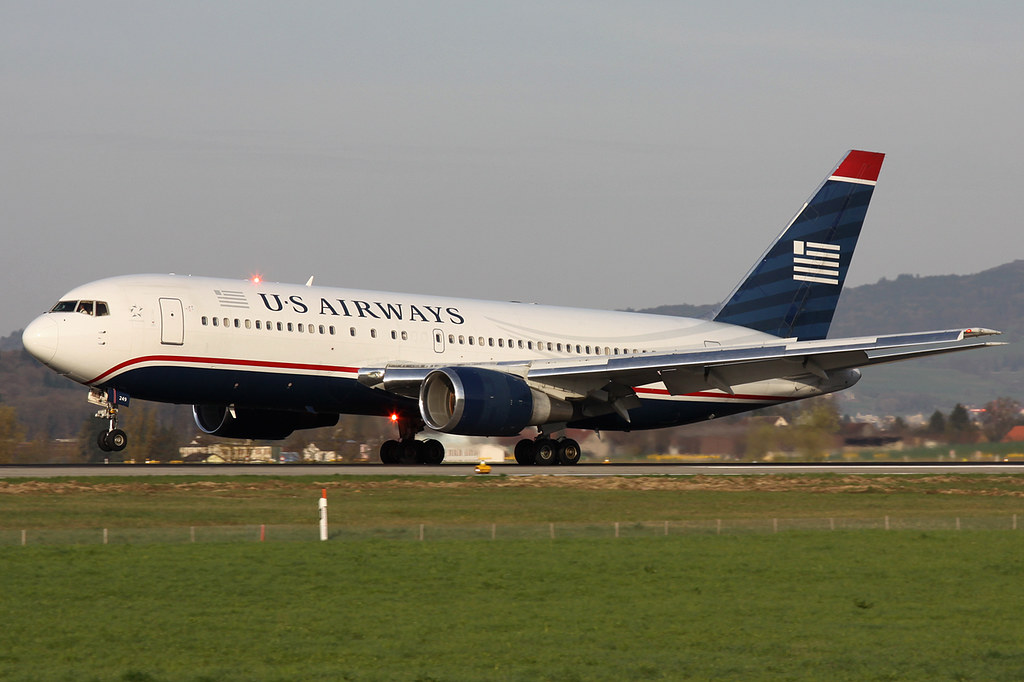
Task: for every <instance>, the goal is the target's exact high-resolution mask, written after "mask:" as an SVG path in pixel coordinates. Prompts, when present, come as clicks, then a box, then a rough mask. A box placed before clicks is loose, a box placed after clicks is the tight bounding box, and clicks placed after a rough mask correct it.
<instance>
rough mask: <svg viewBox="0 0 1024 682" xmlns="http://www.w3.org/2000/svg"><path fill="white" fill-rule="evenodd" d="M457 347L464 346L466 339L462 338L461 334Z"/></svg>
mask: <svg viewBox="0 0 1024 682" xmlns="http://www.w3.org/2000/svg"><path fill="white" fill-rule="evenodd" d="M459 345H460V346H464V345H466V337H465V336H463V335H462V334H459Z"/></svg>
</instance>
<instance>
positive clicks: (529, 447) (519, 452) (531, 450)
mask: <svg viewBox="0 0 1024 682" xmlns="http://www.w3.org/2000/svg"><path fill="white" fill-rule="evenodd" d="M515 455H516V463H518V464H525V465H531V464H535V463H536V462H537V460H536V459H535V457H536V448H535V447H534V444H533V441H532V440H529V439H527V438H524V439H523V440H521V441H519V442H518V443H516V449H515Z"/></svg>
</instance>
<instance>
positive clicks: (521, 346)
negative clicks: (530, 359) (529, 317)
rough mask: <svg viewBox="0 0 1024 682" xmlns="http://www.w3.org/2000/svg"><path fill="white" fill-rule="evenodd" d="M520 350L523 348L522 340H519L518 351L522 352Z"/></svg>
mask: <svg viewBox="0 0 1024 682" xmlns="http://www.w3.org/2000/svg"><path fill="white" fill-rule="evenodd" d="M522 348H523V340H522V339H519V349H520V350H522Z"/></svg>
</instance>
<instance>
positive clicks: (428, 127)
mask: <svg viewBox="0 0 1024 682" xmlns="http://www.w3.org/2000/svg"><path fill="white" fill-rule="evenodd" d="M1022 35H1024V4H1022V3H1020V2H1011V1H1009V0H1008V1H1005V2H995V1H986V0H981V1H979V2H973V3H964V2H953V1H941V0H940V1H932V2H927V3H924V2H913V3H911V2H907V3H895V2H882V1H876V0H869V1H863V0H862V1H860V2H856V3H829V2H821V1H820V0H816V1H814V2H790V3H764V2H753V1H750V2H722V3H699V4H697V3H686V2H675V3H673V2H620V3H611V2H593V1H589V2H559V3H549V2H531V1H523V0H520V1H517V2H508V3H478V2H444V1H440V2H390V1H388V0H384V1H381V0H374V1H372V2H365V3H354V2H326V1H325V2H294V3H282V2H255V1H246V2H241V1H239V2H219V3H218V2H208V1H203V2H191V1H176V2H173V3H137V2H128V1H124V2H104V1H91V2H87V3H83V2H46V1H45V0H43V1H40V0H33V1H31V2H28V1H26V2H11V1H7V0H0V91H2V93H3V95H2V98H0V150H2V157H3V161H2V163H0V219H2V222H3V230H4V236H5V239H4V240H3V251H2V252H0V253H2V263H3V268H2V269H0V287H2V290H3V296H2V297H0V335H5V334H7V333H9V332H10V331H13V330H15V329H19V328H21V327H23V326H24V325H25V324H26V323H27V322H28V321H29V320H30V319H31V318H32V317H33V316H34V315H35V314H37V313H39V312H41V311H42V310H44V309H46V308H48V307H49V306H50V305H51V304H52V303H53V302H55V301H56V300H57V299H58V297H59V296H60V295H61V294H63V293H64V292H65V291H67V290H68V289H70V288H71V287H73V286H75V285H77V284H80V283H83V282H86V281H90V280H93V279H98V278H101V277H105V276H108V275H116V274H128V273H140V272H176V273H179V274H181V273H191V274H197V275H215V276H225V277H238V278H245V277H247V276H249V275H250V274H253V273H261V274H263V275H264V276H265V277H266V278H268V279H271V280H276V281H285V282H304V281H305V280H306V279H307V278H308V277H309V276H310V275H316V281H317V283H318V284H324V285H337V286H347V287H362V288H375V289H387V290H396V291H423V292H426V293H436V294H452V295H468V296H472V297H479V298H496V299H502V300H524V301H537V302H543V303H552V304H558V305H576V306H586V307H598V308H623V307H634V308H640V307H648V306H655V305H660V304H667V303H683V302H686V303H712V302H717V301H719V300H720V299H721V298H722V297H724V296H725V295H726V294H727V293H728V292H729V290H730V289H731V288H732V286H733V285H734V284H735V283H736V282H737V281H738V279H739V278H740V277H741V276H742V275H743V274H744V273H745V272H746V270H747V269H748V268H749V267H750V265H751V264H752V263H753V261H754V259H756V258H757V257H758V256H759V255H760V254H761V252H762V251H763V249H764V248H765V246H767V244H768V242H769V241H770V240H771V239H772V238H773V237H774V236H775V235H776V234H777V233H778V232H779V230H781V228H782V227H783V226H784V225H785V224H786V223H787V222H788V220H789V219H790V218H791V217H792V215H793V214H794V213H795V212H796V210H797V209H798V208H799V207H800V205H801V204H802V202H803V201H804V200H805V199H806V198H807V197H808V195H809V194H810V192H811V191H812V190H813V189H814V187H815V186H816V185H817V183H818V182H819V181H820V180H821V179H822V178H823V176H824V174H825V173H826V172H828V171H829V170H830V169H831V168H832V166H833V165H834V164H835V163H836V162H837V161H838V160H839V158H840V156H841V155H842V153H843V152H844V151H846V150H847V149H850V148H860V149H868V150H873V151H882V152H886V153H887V154H888V156H887V158H886V162H885V165H884V166H883V168H882V175H881V178H880V184H879V186H878V189H877V190H876V192H875V197H874V201H873V204H872V207H871V210H870V211H869V214H868V221H867V223H866V226H865V232H864V233H863V235H862V238H861V242H860V247H859V249H858V253H857V257H856V258H855V259H854V263H853V268H852V269H851V274H850V280H849V282H848V283H849V284H853V285H856V284H863V283H867V282H874V281H876V280H878V279H879V278H881V277H889V278H892V277H895V276H897V275H899V274H901V273H914V274H921V275H929V274H945V273H958V274H967V273H972V272H977V271H980V270H983V269H986V268H989V267H993V266H996V265H999V264H1002V263H1005V262H1008V261H1011V260H1014V259H1018V258H1024V235H1022V229H1021V225H1020V224H1019V223H1020V218H1019V215H1020V208H1019V206H1018V203H1019V201H1020V198H1019V197H1020V192H1021V187H1022V186H1024V170H1022V168H1024V164H1022V158H1024V134H1022V132H1021V125H1022V121H1024V87H1022V86H1024V41H1022V40H1021V36H1022ZM865 331H870V330H865Z"/></svg>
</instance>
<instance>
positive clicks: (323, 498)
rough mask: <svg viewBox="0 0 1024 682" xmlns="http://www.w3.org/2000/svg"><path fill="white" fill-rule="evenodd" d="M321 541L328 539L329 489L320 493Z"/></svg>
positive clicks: (324, 489) (323, 489)
mask: <svg viewBox="0 0 1024 682" xmlns="http://www.w3.org/2000/svg"><path fill="white" fill-rule="evenodd" d="M319 505H320V541H321V542H323V541H324V540H326V539H327V488H322V489H321V491H320V503H319Z"/></svg>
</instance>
